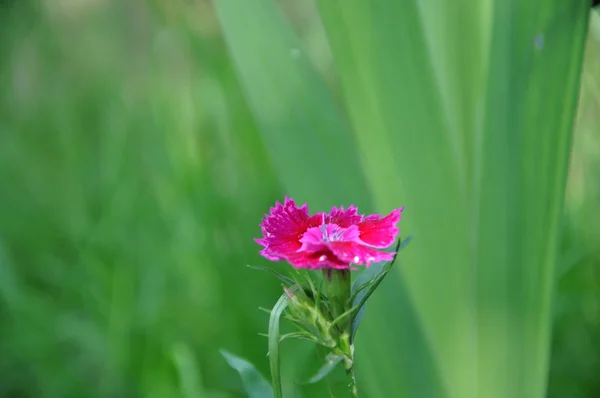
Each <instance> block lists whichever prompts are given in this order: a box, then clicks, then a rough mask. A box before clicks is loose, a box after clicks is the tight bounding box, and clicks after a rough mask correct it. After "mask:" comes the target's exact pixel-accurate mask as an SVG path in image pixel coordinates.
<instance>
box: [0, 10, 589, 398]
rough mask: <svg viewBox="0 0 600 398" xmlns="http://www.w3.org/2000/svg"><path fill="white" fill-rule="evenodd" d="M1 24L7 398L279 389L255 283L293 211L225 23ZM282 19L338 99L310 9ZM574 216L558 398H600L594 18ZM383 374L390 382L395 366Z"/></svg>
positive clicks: (571, 204) (0, 328)
mask: <svg viewBox="0 0 600 398" xmlns="http://www.w3.org/2000/svg"><path fill="white" fill-rule="evenodd" d="M240 1H241V0H240ZM0 7H1V9H2V11H1V13H0V43H1V48H0V51H1V55H0V57H1V59H2V63H1V64H0V87H1V91H0V396H1V397H7V398H29V397H31V398H33V397H35V398H69V397H74V398H75V397H77V398H80V397H90V398H101V397H102V398H104V397H115V398H120V397H123V398H125V397H148V398H163V397H182V398H194V397H211V398H217V397H223V398H228V397H244V396H245V393H244V392H243V388H242V383H241V381H240V378H239V375H238V374H237V373H236V372H235V371H234V370H232V369H231V368H229V367H228V366H227V364H226V362H225V361H224V360H223V358H222V357H221V355H220V353H219V350H220V349H227V350H228V351H230V352H233V353H235V354H237V355H240V356H242V357H244V358H247V359H248V360H250V361H252V362H253V363H255V364H256V366H257V367H258V368H259V369H260V370H261V371H262V372H263V374H265V375H268V359H267V357H266V350H267V347H266V343H267V342H266V339H265V338H264V337H262V336H260V335H259V333H264V332H266V328H267V322H268V315H267V314H265V313H264V312H261V311H259V310H258V307H259V306H262V307H270V306H272V305H273V303H274V302H275V300H276V299H277V297H278V296H279V295H280V293H281V290H280V285H279V283H278V282H277V281H276V280H274V279H272V277H270V276H269V275H267V274H263V273H259V272H256V271H252V270H250V269H248V268H246V264H254V265H265V264H266V261H265V260H264V259H262V258H261V257H259V255H258V249H259V248H258V246H257V245H256V244H255V243H254V242H253V240H252V238H254V237H257V236H258V234H259V232H260V231H259V228H258V223H259V222H260V219H261V217H262V216H263V214H264V213H265V212H266V211H268V208H269V206H271V205H272V204H273V203H274V202H275V201H276V200H281V199H282V198H283V196H284V195H285V194H286V192H285V190H284V189H283V187H282V185H281V182H280V180H279V179H278V178H277V169H278V167H279V166H278V164H277V163H276V162H275V161H274V160H273V158H272V157H270V156H269V154H268V152H267V150H266V148H265V145H264V136H263V135H261V133H260V129H259V126H258V124H257V121H256V119H255V118H254V117H253V114H252V112H251V110H250V109H249V106H248V102H247V99H246V98H245V96H244V94H243V91H242V89H241V88H240V83H239V80H238V76H237V75H236V72H235V70H234V67H233V64H232V60H231V57H230V55H229V54H228V51H227V48H226V45H225V41H224V38H223V34H222V30H221V27H220V24H219V21H218V19H217V16H216V13H215V10H214V8H213V6H212V5H211V3H210V2H209V1H201V0H197V1H195V2H183V1H151V2H145V1H142V0H131V1H127V2H117V1H108V0H79V1H75V0H53V1H49V0H48V1H44V2H40V3H37V2H18V1H3V2H2V3H1V5H0ZM282 7H283V9H284V11H285V13H286V15H287V16H288V18H289V19H290V20H291V21H292V23H293V25H294V26H295V27H296V30H297V32H298V34H299V36H300V37H301V39H302V43H303V46H304V47H303V49H304V51H305V52H306V54H307V55H308V57H309V58H310V60H311V62H312V63H313V65H315V67H316V69H317V70H318V71H320V72H321V73H322V75H323V76H324V77H325V81H327V82H330V83H331V81H332V76H331V75H332V73H331V70H332V69H331V55H330V53H329V49H328V46H327V42H326V40H325V36H324V32H323V27H322V26H321V23H320V22H319V18H318V17H317V13H316V9H315V6H314V4H312V2H300V1H284V2H282ZM298 51H299V50H298ZM292 55H293V54H292ZM267 78H268V76H267ZM271 100H272V99H271ZM271 105H272V106H273V108H277V107H278V106H279V105H278V104H277V102H276V101H273V103H272V104H271ZM341 145H342V144H341ZM340 150H344V149H343V146H341V147H340ZM306 161H307V162H310V161H312V159H306ZM296 167H297V168H302V165H301V164H298V165H297V166H296ZM566 198H567V200H566V206H565V211H564V212H565V217H564V220H565V228H564V230H565V231H566V232H565V233H563V234H562V237H561V253H562V254H563V255H564V257H565V258H568V259H569V261H564V262H562V263H561V264H562V265H561V267H560V268H559V270H558V274H559V275H558V278H557V280H558V282H557V291H556V297H555V302H554V303H555V305H554V317H553V338H552V352H551V366H550V376H549V387H548V397H551V398H596V397H600V378H599V377H598V375H599V374H600V22H599V18H598V16H597V14H596V15H593V16H592V19H591V22H590V29H589V35H588V40H587V44H586V50H585V61H584V68H583V75H582V81H581V93H580V103H579V110H578V115H577V121H576V128H575V136H574V141H573V148H572V153H571V167H570V171H569V179H568V189H567V192H566ZM349 200H352V199H349ZM334 204H337V203H331V204H330V205H334ZM315 210H316V209H315ZM320 210H324V209H320ZM275 267H276V268H277V269H279V270H284V269H285V266H284V265H275ZM370 311H377V308H376V307H373V308H372V309H371V310H370ZM365 322H369V318H368V317H366V318H365ZM287 350H288V351H286V353H287V354H286V355H287V356H285V357H284V359H283V366H284V374H285V375H286V377H288V376H289V377H297V378H298V379H300V378H302V377H305V376H306V375H308V374H309V373H310V372H312V371H314V370H315V369H316V368H317V367H318V362H317V360H316V359H315V358H314V355H313V352H312V351H311V350H307V346H303V345H294V343H291V344H290V346H289V348H288V349H287ZM373 355H375V358H377V359H379V360H380V363H381V364H382V365H379V366H385V363H386V358H387V356H389V355H393V354H392V353H389V352H385V351H382V352H379V353H375V354H372V356H371V357H373ZM377 355H379V357H377ZM373 366H377V365H373ZM321 390H322V386H314V387H305V388H304V390H303V391H304V394H305V395H304V396H306V397H309V396H321V395H319V394H321V393H320V392H318V391H321ZM311 394H312V395H311ZM324 396H326V395H324ZM516 398H518V397H516Z"/></svg>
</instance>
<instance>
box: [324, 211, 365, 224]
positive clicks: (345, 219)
mask: <svg viewBox="0 0 600 398" xmlns="http://www.w3.org/2000/svg"><path fill="white" fill-rule="evenodd" d="M357 211H358V209H357V208H356V207H355V206H354V205H350V207H348V208H347V209H346V210H344V206H340V208H339V209H338V208H337V207H335V206H334V207H333V208H332V209H331V212H329V214H328V215H327V222H329V223H332V224H337V225H339V226H340V227H343V228H348V227H349V226H351V225H354V224H358V223H359V222H361V221H362V219H363V216H362V215H360V214H358V213H357Z"/></svg>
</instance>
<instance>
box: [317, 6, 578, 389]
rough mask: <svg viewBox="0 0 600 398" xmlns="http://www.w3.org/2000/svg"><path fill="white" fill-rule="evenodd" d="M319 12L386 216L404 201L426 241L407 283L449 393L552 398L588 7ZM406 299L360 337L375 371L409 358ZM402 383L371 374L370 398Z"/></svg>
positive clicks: (411, 256)
mask: <svg viewBox="0 0 600 398" xmlns="http://www.w3.org/2000/svg"><path fill="white" fill-rule="evenodd" d="M319 5H320V10H321V16H322V18H323V21H324V24H325V26H326V29H327V34H328V38H329V41H330V45H331V47H332V51H333V54H334V58H335V63H336V66H337V71H338V73H339V76H340V80H341V84H342V88H343V91H344V97H345V101H346V105H347V109H348V112H349V114H350V118H351V120H352V123H353V125H354V127H355V131H356V132H357V136H358V141H359V145H360V146H361V148H362V149H363V154H364V164H365V167H366V171H367V174H368V175H369V176H370V182H371V186H372V188H373V192H374V195H375V199H376V204H377V206H378V207H389V206H392V205H393V204H395V203H396V202H397V201H398V200H399V199H400V198H402V201H403V204H405V205H406V209H407V210H406V211H405V214H404V217H403V222H402V224H403V226H404V228H407V229H410V230H411V231H412V232H415V233H418V234H419V242H418V244H415V245H414V250H411V251H410V252H409V253H407V255H406V256H405V258H404V261H405V263H406V267H403V268H401V269H400V268H397V271H398V272H399V273H403V274H404V276H405V278H406V281H407V284H408V286H407V294H409V295H410V297H411V299H412V300H413V301H414V304H415V306H416V307H417V309H418V314H419V318H420V319H421V320H422V322H423V325H424V327H425V336H426V339H427V340H428V341H430V342H431V344H432V347H433V349H434V356H435V358H436V362H437V363H438V364H439V366H440V370H441V372H442V375H443V379H444V382H445V383H444V384H445V385H446V386H447V388H448V391H449V392H450V394H451V396H452V397H456V398H459V397H460V398H463V397H468V398H470V397H473V398H474V397H482V396H485V397H507V398H508V397H516V396H519V397H521V396H522V397H538V398H540V397H542V396H543V395H544V389H545V383H546V380H545V379H546V371H547V360H548V345H549V337H550V334H549V333H550V322H549V320H550V319H549V316H550V308H549V303H550V297H551V296H550V293H551V288H552V281H553V267H554V263H555V260H556V258H555V255H556V239H557V236H558V222H559V220H560V213H561V210H562V201H563V196H564V184H565V175H566V170H567V155H568V152H569V141H570V135H571V125H572V122H573V110H574V106H575V100H576V95H577V88H578V74H579V68H580V65H581V54H582V45H583V42H584V38H585V33H586V29H585V27H586V23H587V10H588V9H589V4H585V2H562V1H547V2H535V1H523V0H513V1H508V0H502V1H500V0H496V1H482V2H471V1H466V0H464V1H454V2H448V3H439V2H434V1H424V2H414V1H412V0H399V1H388V0H370V1H364V0H344V1H341V0H337V1H331V0H321V1H319ZM388 285H391V284H388ZM399 289H401V286H399V285H398V286H390V287H389V288H386V287H385V286H384V287H382V290H383V292H384V293H386V292H387V294H388V295H389V297H390V298H391V299H390V300H389V301H388V302H387V303H386V302H384V301H383V299H381V300H378V297H374V298H373V300H374V301H373V305H377V306H379V308H385V310H381V311H379V312H378V313H377V314H375V315H376V319H373V320H372V322H370V323H369V324H367V325H365V328H364V330H363V332H362V334H361V335H359V336H358V342H357V345H358V344H359V342H363V343H364V344H365V345H366V346H367V348H366V350H367V352H368V353H369V354H367V355H371V356H372V358H371V361H373V362H375V361H377V362H381V363H388V362H390V361H393V360H394V358H393V357H394V356H396V355H400V356H402V355H409V352H410V347H409V346H402V348H401V350H400V352H394V355H391V354H385V352H388V353H389V352H390V350H389V344H390V342H391V341H395V340H396V339H397V337H396V336H397V335H398V334H399V333H402V329H403V328H404V327H405V323H403V324H399V323H390V319H393V318H401V319H402V318H403V317H404V314H403V313H402V312H401V311H399V310H398V309H397V306H398V304H397V302H396V301H395V299H393V297H394V293H393V291H399ZM403 292H404V290H403ZM392 314H394V315H392ZM361 338H363V339H362V340H361ZM386 350H387V351H386ZM401 378H402V371H399V370H396V369H395V368H394V367H386V368H384V369H379V371H378V372H370V373H369V375H368V379H373V380H375V381H374V382H373V384H374V385H375V384H376V385H377V393H376V394H374V395H372V396H382V397H384V396H389V395H390V394H394V395H398V396H400V395H402V394H405V395H414V394H415V393H417V390H413V389H411V388H410V387H408V385H407V384H403V383H402V382H401V381H400V380H401Z"/></svg>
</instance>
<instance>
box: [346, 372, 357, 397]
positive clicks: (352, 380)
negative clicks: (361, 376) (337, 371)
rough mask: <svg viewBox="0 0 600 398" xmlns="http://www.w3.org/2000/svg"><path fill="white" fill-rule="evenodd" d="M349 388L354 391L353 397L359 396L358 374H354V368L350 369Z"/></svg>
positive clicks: (351, 391)
mask: <svg viewBox="0 0 600 398" xmlns="http://www.w3.org/2000/svg"><path fill="white" fill-rule="evenodd" d="M348 378H349V383H348V388H349V389H350V393H352V397H353V398H358V388H356V375H355V374H354V368H350V369H348Z"/></svg>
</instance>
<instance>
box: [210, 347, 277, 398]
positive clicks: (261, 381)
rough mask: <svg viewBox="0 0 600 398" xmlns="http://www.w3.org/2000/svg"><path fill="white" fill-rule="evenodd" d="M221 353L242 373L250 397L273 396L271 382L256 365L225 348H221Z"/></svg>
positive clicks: (268, 397) (230, 364) (265, 397)
mask: <svg viewBox="0 0 600 398" xmlns="http://www.w3.org/2000/svg"><path fill="white" fill-rule="evenodd" d="M221 355H223V357H224V358H225V360H226V361H227V363H228V364H229V366H231V367H232V368H234V369H235V370H237V371H238V373H239V374H240V376H241V378H242V382H243V384H244V389H245V390H246V392H247V393H248V397H249V398H271V397H273V390H272V389H271V386H270V385H269V382H267V381H266V380H265V378H264V377H263V376H262V375H261V374H260V372H259V371H258V370H257V369H256V368H255V367H254V365H252V364H251V363H250V362H248V361H246V360H245V359H243V358H240V357H238V356H235V355H233V354H231V353H229V352H227V351H224V350H221Z"/></svg>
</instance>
